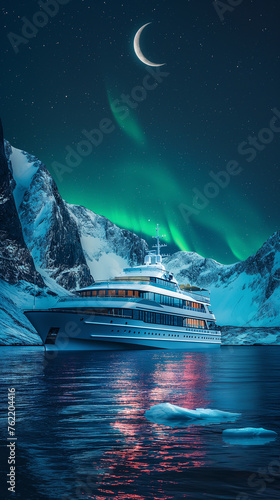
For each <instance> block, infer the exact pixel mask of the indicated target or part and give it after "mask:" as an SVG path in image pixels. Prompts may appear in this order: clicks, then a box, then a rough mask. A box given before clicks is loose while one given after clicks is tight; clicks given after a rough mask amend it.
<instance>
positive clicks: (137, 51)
mask: <svg viewBox="0 0 280 500" xmlns="http://www.w3.org/2000/svg"><path fill="white" fill-rule="evenodd" d="M148 24H151V23H147V24H144V25H143V26H141V28H139V30H138V31H137V33H136V35H135V37H134V41H133V47H134V52H135V54H136V55H137V57H138V59H140V61H142V63H144V64H147V66H163V65H164V64H165V63H162V64H156V63H153V62H152V61H149V59H147V58H146V57H145V56H144V54H143V52H142V50H141V49H140V36H141V33H142V31H143V29H144V28H146V26H148Z"/></svg>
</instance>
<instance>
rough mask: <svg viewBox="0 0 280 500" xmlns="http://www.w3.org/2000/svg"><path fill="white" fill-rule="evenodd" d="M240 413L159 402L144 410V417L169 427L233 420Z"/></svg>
mask: <svg viewBox="0 0 280 500" xmlns="http://www.w3.org/2000/svg"><path fill="white" fill-rule="evenodd" d="M240 415H241V413H230V412H228V411H221V410H211V409H209V408H197V409H196V410H189V409H188V408H182V407H181V406H176V405H172V404H171V403H160V404H157V405H154V406H152V407H151V408H150V409H149V410H146V412H145V417H146V418H147V419H148V420H150V421H152V422H154V423H156V424H162V425H167V426H169V427H175V426H180V427H181V426H187V425H194V424H196V425H207V424H211V423H214V424H217V423H221V422H224V421H231V422H233V421H235V420H236V418H238V417H240Z"/></svg>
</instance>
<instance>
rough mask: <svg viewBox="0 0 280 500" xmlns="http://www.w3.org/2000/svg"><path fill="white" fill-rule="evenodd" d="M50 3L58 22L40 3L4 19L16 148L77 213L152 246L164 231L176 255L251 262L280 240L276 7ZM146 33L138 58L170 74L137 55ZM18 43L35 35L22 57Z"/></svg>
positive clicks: (14, 5)
mask: <svg viewBox="0 0 280 500" xmlns="http://www.w3.org/2000/svg"><path fill="white" fill-rule="evenodd" d="M43 2H44V3H45V4H47V0H43ZM51 3H52V5H50V4H49V7H48V8H49V9H52V16H51V15H50V14H46V13H45V14H44V15H43V16H42V15H41V16H40V15H38V12H39V11H41V12H44V10H43V9H40V7H39V2H35V1H30V2H20V1H16V0H10V1H9V2H7V3H6V7H3V8H2V9H1V11H0V12H1V26H2V29H1V56H0V57H1V79H0V92H1V117H2V120H3V126H4V131H5V137H6V139H8V140H9V141H10V142H11V143H12V145H14V146H15V147H17V148H21V149H24V150H26V151H28V152H30V153H33V154H34V155H36V156H38V157H39V158H40V159H41V160H42V161H43V162H44V163H45V164H46V166H47V167H48V169H49V171H50V172H51V174H52V175H53V177H54V179H55V181H56V183H57V185H58V188H59V191H60V193H61V195H62V196H63V198H64V199H65V200H66V201H67V202H69V203H74V204H80V205H84V206H86V207H88V208H90V209H91V210H93V211H94V212H96V213H98V214H101V215H105V216H106V217H108V218H109V219H110V220H112V221H113V222H115V223H116V224H117V225H119V226H121V227H124V228H128V229H130V230H133V231H135V232H137V233H138V234H139V235H141V236H143V237H145V238H146V239H147V241H148V242H149V243H152V239H151V235H152V234H154V228H155V225H156V223H159V224H160V226H161V233H162V234H165V235H166V243H168V251H169V252H173V251H176V250H178V249H181V250H190V251H196V252H198V253H200V254H201V255H203V256H205V257H211V258H214V259H216V260H218V261H219V262H222V263H231V262H235V261H237V260H238V259H245V258H246V257H248V256H249V255H250V254H252V253H254V252H255V251H256V250H257V249H258V248H259V247H260V246H261V245H262V243H263V242H264V241H265V240H266V239H267V238H268V237H269V236H270V235H271V234H272V233H273V232H274V231H276V230H277V229H279V172H280V170H279V140H280V92H279V89H280V78H279V65H280V57H279V47H280V43H279V41H280V40H279V38H280V36H279V32H280V30H279V26H280V15H279V14H280V5H279V0H270V1H268V2H266V3H265V2H263V0H260V1H255V0H254V1H249V0H243V1H242V0H241V1H240V2H237V1H236V0H235V1H231V4H238V3H239V5H236V7H230V6H229V3H228V2H227V1H225V2H220V3H219V4H216V9H215V8H214V5H213V2H212V1H211V0H200V1H198V0H189V1H187V0H185V1H176V0H173V1H172V2H171V1H166V0H161V1H153V0H144V1H141V2H140V1H137V0H134V1H132V0H129V1H120V2H118V1H116V0H109V1H99V0H84V1H83V0H71V1H67V0H60V4H59V6H58V3H57V2H55V3H53V2H51ZM62 4H63V5H62ZM222 5H223V6H222ZM225 6H227V9H226V7H225ZM58 7H59V8H58ZM46 8H47V7H46ZM225 9H226V10H225ZM56 11H58V12H56ZM217 11H219V12H217ZM49 12H50V11H49ZM34 16H35V17H34ZM22 18H24V19H25V18H26V19H27V20H29V21H32V19H33V18H34V19H35V20H36V22H37V23H38V24H41V25H42V26H40V27H38V28H37V29H36V28H35V27H34V25H33V27H32V26H30V25H29V27H28V29H27V31H22V30H23V28H24V26H25V29H26V26H27V24H26V19H25V20H22ZM222 18H224V19H222ZM34 22H35V21H34ZM148 22H151V24H150V25H149V26H147V27H146V28H145V29H144V30H143V32H142V35H141V39H140V45H141V50H142V51H143V54H144V55H145V56H146V57H147V58H148V59H149V60H151V61H153V62H155V63H166V64H165V65H164V66H161V67H160V68H159V71H158V70H157V69H156V68H151V67H148V66H146V65H144V64H143V63H142V62H141V61H140V60H139V59H138V58H137V56H136V54H135V52H134V50H133V38H134V35H135V33H136V32H137V30H138V29H139V28H140V27H141V26H142V25H143V24H146V23H148ZM43 24H45V25H44V26H43ZM3 27H4V29H3ZM11 32H12V33H14V35H17V36H19V35H20V36H21V37H23V35H25V36H24V37H23V38H17V39H15V36H14V35H12V36H13V40H14V41H13V43H14V48H13V46H12V43H11V35H10V39H9V38H8V35H9V34H10V33H11ZM27 36H28V38H27ZM15 40H16V41H15ZM15 51H17V53H15ZM145 87H146V89H145ZM124 101H126V104H125V102H124ZM273 110H274V111H273ZM277 113H278V115H277ZM100 128H101V130H103V132H100ZM93 129H99V132H94V133H93V135H92V137H93V138H94V139H93V140H94V141H95V142H96V143H95V144H92V143H90V142H83V143H81V144H79V143H80V141H87V138H86V135H89V133H90V131H91V130H93ZM98 142H99V144H98ZM96 144H97V145H96ZM89 145H90V146H89ZM66 147H68V151H69V147H70V148H73V149H72V150H74V151H75V152H77V148H78V150H79V151H80V154H79V156H76V157H75V158H76V159H75V163H76V166H73V164H72V165H71V166H69V165H70V164H69V159H68V160H67V161H66V155H67V150H66ZM249 148H250V149H249ZM72 150H71V151H72ZM71 161H72V162H73V161H74V159H73V157H72V158H71ZM67 162H68V163H67ZM221 171H223V173H222V174H220V175H218V177H217V174H218V173H219V172H221ZM209 183H210V184H209ZM218 183H220V186H218Z"/></svg>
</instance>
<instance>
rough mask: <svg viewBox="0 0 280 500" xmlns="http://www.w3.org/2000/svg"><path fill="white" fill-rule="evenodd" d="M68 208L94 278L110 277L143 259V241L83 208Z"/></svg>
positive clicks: (145, 248)
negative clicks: (75, 224)
mask: <svg viewBox="0 0 280 500" xmlns="http://www.w3.org/2000/svg"><path fill="white" fill-rule="evenodd" d="M67 207H68V209H69V211H70V213H71V214H72V217H73V218H74V220H75V221H76V223H77V227H78V230H79V235H80V240H81V245H82V248H83V251H84V254H85V257H86V260H87V264H88V266H89V268H90V271H91V274H92V276H94V278H95V279H96V280H99V279H109V278H112V277H114V276H116V275H117V274H118V273H119V272H120V271H122V269H123V268H124V267H126V266H128V265H138V264H142V263H143V262H144V257H145V255H146V253H147V251H148V245H147V243H146V242H145V241H144V240H142V239H140V238H139V237H138V236H136V235H135V234H133V233H131V232H130V231H127V230H125V229H120V228H119V227H118V226H116V225H115V224H113V223H112V222H111V221H109V220H108V219H106V218H105V217H103V216H101V215H97V214H95V213H93V212H91V211H90V210H88V209H87V208H85V207H82V206H78V205H69V204H67Z"/></svg>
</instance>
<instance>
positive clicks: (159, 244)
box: [153, 224, 167, 256]
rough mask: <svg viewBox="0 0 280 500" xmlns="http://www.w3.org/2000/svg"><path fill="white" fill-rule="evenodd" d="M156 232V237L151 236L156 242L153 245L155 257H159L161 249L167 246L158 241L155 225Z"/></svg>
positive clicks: (157, 229)
mask: <svg viewBox="0 0 280 500" xmlns="http://www.w3.org/2000/svg"><path fill="white" fill-rule="evenodd" d="M156 232H157V235H156V236H153V238H156V240H157V242H156V245H153V248H156V249H157V251H156V255H158V256H160V249H161V248H163V247H166V246H167V245H165V244H161V243H160V241H159V224H157V227H156Z"/></svg>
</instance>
